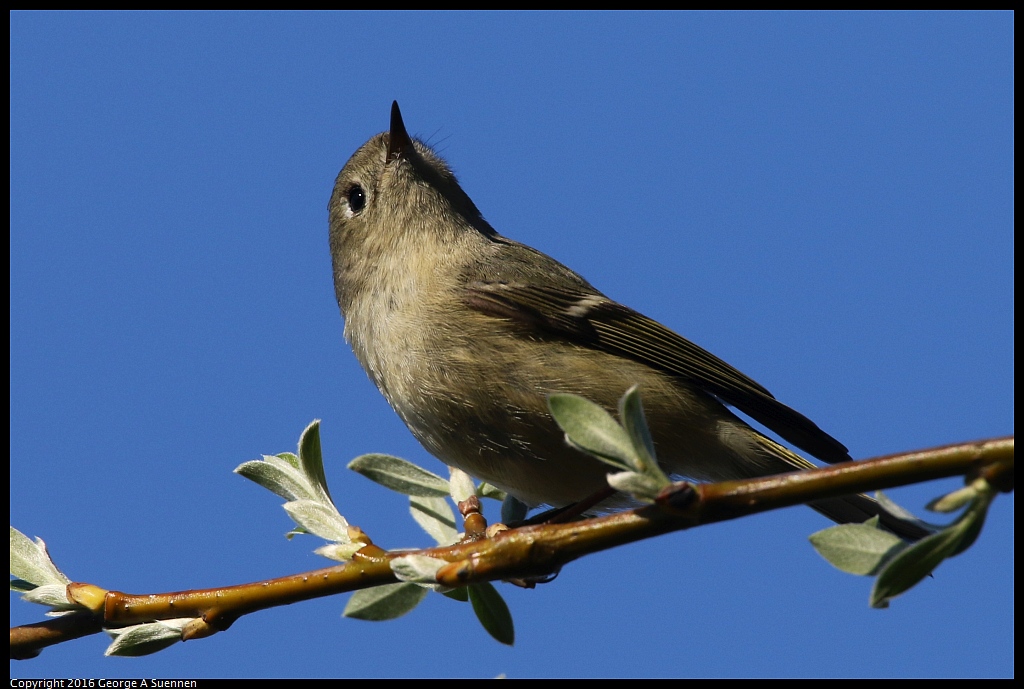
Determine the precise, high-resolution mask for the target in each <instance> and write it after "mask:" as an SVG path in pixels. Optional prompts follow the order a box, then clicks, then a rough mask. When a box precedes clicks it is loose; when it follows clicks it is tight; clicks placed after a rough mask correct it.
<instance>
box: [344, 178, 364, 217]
mask: <svg viewBox="0 0 1024 689" xmlns="http://www.w3.org/2000/svg"><path fill="white" fill-rule="evenodd" d="M347 198H348V207H349V209H350V210H351V211H352V212H353V213H358V212H359V211H361V210H363V207H364V206H366V192H365V191H363V188H362V187H361V186H359V185H358V184H353V185H352V186H351V187H349V188H348V194H347Z"/></svg>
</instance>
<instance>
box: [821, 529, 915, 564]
mask: <svg viewBox="0 0 1024 689" xmlns="http://www.w3.org/2000/svg"><path fill="white" fill-rule="evenodd" d="M810 541H811V545H813V546H814V549H815V550H817V551H818V554H819V555H821V556H822V557H823V558H825V559H826V560H828V561H829V563H830V564H832V566H833V567H835V568H837V569H840V570H842V571H844V572H849V573H850V574H860V575H868V574H874V573H875V572H877V571H878V568H879V567H880V566H881V565H882V564H883V563H884V562H885V561H886V560H888V559H890V558H892V557H893V556H895V555H896V553H898V552H899V551H900V550H902V549H903V548H905V547H907V542H906V541H904V540H903V539H901V538H900V537H899V536H896V535H895V534H891V533H889V532H888V531H883V530H882V529H879V528H876V527H874V526H871V525H868V524H840V525H838V526H832V527H829V528H827V529H823V530H822V531H819V532H817V533H815V534H811V536H810Z"/></svg>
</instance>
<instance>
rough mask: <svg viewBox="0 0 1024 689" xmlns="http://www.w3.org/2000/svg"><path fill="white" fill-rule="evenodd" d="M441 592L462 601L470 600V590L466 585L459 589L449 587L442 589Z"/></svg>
mask: <svg viewBox="0 0 1024 689" xmlns="http://www.w3.org/2000/svg"><path fill="white" fill-rule="evenodd" d="M441 593H442V594H443V595H444V596H446V597H447V598H451V599H452V600H457V601H459V602H460V603H466V602H468V601H469V590H468V589H467V588H466V587H465V586H463V587H461V588H457V589H449V590H447V591H442V592H441Z"/></svg>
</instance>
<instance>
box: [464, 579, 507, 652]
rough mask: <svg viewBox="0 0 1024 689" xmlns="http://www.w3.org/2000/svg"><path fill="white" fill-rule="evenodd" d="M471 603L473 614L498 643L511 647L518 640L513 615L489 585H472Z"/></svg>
mask: <svg viewBox="0 0 1024 689" xmlns="http://www.w3.org/2000/svg"><path fill="white" fill-rule="evenodd" d="M467 588H468V589H469V602H470V603H472V604H473V612H474V613H476V617H477V619H478V620H480V624H482V625H483V626H484V629H486V630H487V633H488V634H490V635H491V636H492V637H494V638H495V639H496V640H497V641H500V642H501V643H503V644H505V645H507V646H511V645H512V644H513V643H514V642H515V640H516V632H515V627H514V625H513V624H512V614H511V613H510V612H509V611H508V606H507V605H506V604H505V601H504V599H503V598H502V597H501V594H500V593H498V591H497V590H496V589H495V588H494V587H493V586H492V585H491V584H490V583H489V582H486V581H485V582H483V583H482V584H471V585H469V586H468V587H467Z"/></svg>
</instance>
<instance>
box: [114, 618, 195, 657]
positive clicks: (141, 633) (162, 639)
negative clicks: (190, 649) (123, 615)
mask: <svg viewBox="0 0 1024 689" xmlns="http://www.w3.org/2000/svg"><path fill="white" fill-rule="evenodd" d="M191 621H192V619H191V618H182V619H176V620H161V621H159V622H149V623H146V624H139V625H135V626H133V627H124V628H122V629H111V630H108V633H109V634H110V635H111V636H112V637H114V641H113V643H111V644H110V646H108V647H107V650H106V651H105V652H104V655H108V656H129V657H136V656H144V655H149V654H151V653H156V652H157V651H162V650H164V649H165V648H167V647H169V646H173V645H174V644H176V643H177V642H179V641H181V630H182V629H183V628H184V627H185V625H186V624H188V623H189V622H191Z"/></svg>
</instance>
